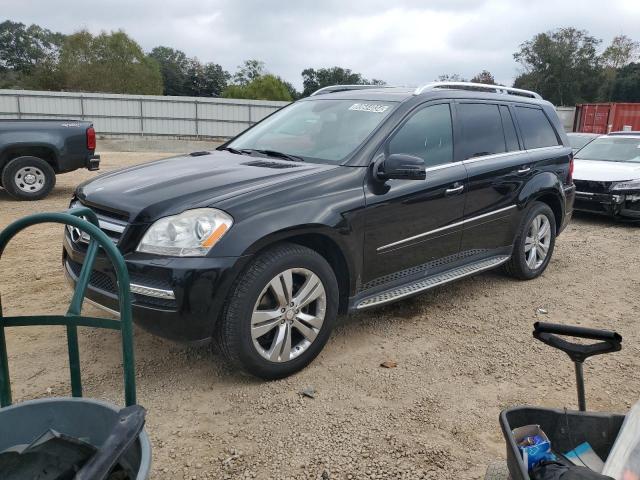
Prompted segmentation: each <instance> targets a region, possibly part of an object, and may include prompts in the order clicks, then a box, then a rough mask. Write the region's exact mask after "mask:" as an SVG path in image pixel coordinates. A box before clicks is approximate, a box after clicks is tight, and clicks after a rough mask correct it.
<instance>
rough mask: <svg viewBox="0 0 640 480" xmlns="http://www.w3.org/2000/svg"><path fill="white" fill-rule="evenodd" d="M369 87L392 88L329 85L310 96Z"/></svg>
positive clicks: (387, 86) (374, 86) (368, 86)
mask: <svg viewBox="0 0 640 480" xmlns="http://www.w3.org/2000/svg"><path fill="white" fill-rule="evenodd" d="M368 88H391V86H389V85H329V86H328V87H323V88H320V89H319V90H316V91H315V92H313V93H312V94H311V95H310V96H311V97H313V96H314V95H322V94H324V93H333V92H347V91H349V90H366V89H368Z"/></svg>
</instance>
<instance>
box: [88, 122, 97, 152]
mask: <svg viewBox="0 0 640 480" xmlns="http://www.w3.org/2000/svg"><path fill="white" fill-rule="evenodd" d="M87 149H89V150H95V149H96V131H95V130H94V129H93V127H89V128H87Z"/></svg>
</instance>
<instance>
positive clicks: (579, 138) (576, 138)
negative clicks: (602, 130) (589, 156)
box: [567, 135, 596, 150]
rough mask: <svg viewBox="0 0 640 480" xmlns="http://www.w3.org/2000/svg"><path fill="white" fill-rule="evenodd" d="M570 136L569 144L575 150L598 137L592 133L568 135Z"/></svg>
mask: <svg viewBox="0 0 640 480" xmlns="http://www.w3.org/2000/svg"><path fill="white" fill-rule="evenodd" d="M567 136H568V137H569V145H571V148H573V149H574V150H579V149H581V148H582V147H584V146H585V145H586V144H587V143H589V142H590V141H592V140H593V139H594V138H596V137H592V136H590V135H567Z"/></svg>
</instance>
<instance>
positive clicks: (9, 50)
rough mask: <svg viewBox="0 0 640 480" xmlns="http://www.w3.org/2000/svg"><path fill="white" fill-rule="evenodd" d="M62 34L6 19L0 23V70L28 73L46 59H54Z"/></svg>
mask: <svg viewBox="0 0 640 480" xmlns="http://www.w3.org/2000/svg"><path fill="white" fill-rule="evenodd" d="M63 40H64V35H62V34H61V33H55V32H52V31H50V30H47V29H46V28H42V27H39V26H38V25H30V26H29V27H27V26H26V25H25V24H23V23H18V22H12V21H11V20H6V21H4V22H2V23H0V72H3V71H5V72H6V71H9V70H11V71H13V72H19V73H21V74H29V73H30V72H31V71H32V70H33V68H34V67H35V66H36V65H37V64H38V63H40V62H43V61H45V60H46V59H55V58H56V56H57V53H58V50H59V48H60V45H61V44H62V42H63Z"/></svg>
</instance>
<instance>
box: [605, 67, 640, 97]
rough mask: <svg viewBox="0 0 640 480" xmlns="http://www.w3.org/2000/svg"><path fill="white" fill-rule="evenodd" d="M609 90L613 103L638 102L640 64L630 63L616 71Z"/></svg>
mask: <svg viewBox="0 0 640 480" xmlns="http://www.w3.org/2000/svg"><path fill="white" fill-rule="evenodd" d="M611 90H612V91H611V100H612V101H614V102H640V63H630V64H629V65H625V66H624V67H622V68H621V69H620V70H618V72H617V75H616V78H615V80H614V82H613V87H612V89H611Z"/></svg>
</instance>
